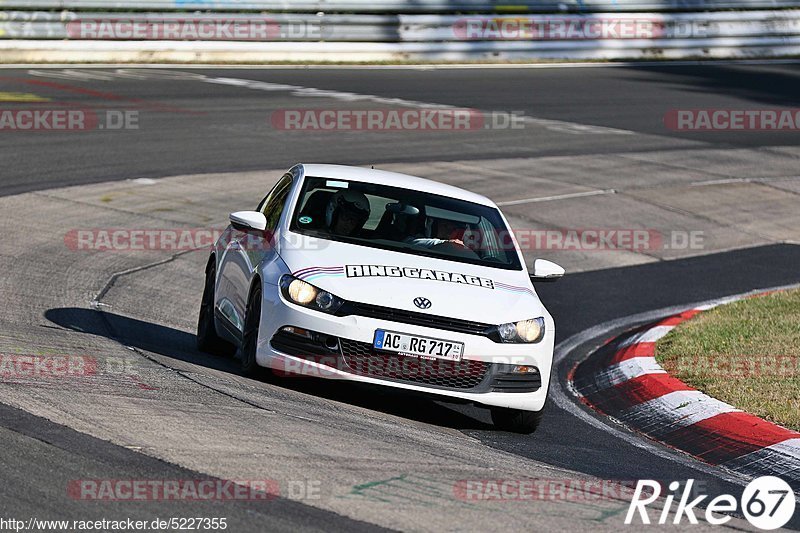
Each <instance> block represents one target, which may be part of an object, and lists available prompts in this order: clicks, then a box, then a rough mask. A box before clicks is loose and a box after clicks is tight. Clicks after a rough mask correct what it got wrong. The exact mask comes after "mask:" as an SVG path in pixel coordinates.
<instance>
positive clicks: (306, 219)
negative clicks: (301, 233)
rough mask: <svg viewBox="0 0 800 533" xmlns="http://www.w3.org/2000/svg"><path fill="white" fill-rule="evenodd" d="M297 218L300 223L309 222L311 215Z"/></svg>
mask: <svg viewBox="0 0 800 533" xmlns="http://www.w3.org/2000/svg"><path fill="white" fill-rule="evenodd" d="M297 220H299V221H300V223H301V224H311V217H300V218H298V219H297Z"/></svg>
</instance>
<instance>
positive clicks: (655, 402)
mask: <svg viewBox="0 0 800 533" xmlns="http://www.w3.org/2000/svg"><path fill="white" fill-rule="evenodd" d="M735 411H741V409H736V408H735V407H733V406H732V405H728V404H727V403H725V402H722V401H720V400H717V399H716V398H712V397H711V396H709V395H707V394H703V393H702V392H700V391H675V392H670V393H668V394H665V395H664V396H660V397H658V398H654V399H652V400H649V401H647V402H643V403H640V404H639V405H635V406H633V407H631V408H629V409H626V410H625V411H623V412H622V413H618V414H616V415H614V418H618V419H619V420H621V421H623V422H624V423H626V424H628V423H630V424H631V425H634V426H635V427H636V428H637V429H639V430H640V431H643V432H645V433H647V434H648V435H651V436H654V437H656V438H658V437H660V436H662V435H664V434H666V433H669V432H670V431H674V430H676V429H680V428H683V427H686V426H691V425H692V424H695V423H697V422H700V421H701V420H705V419H707V418H711V417H712V416H716V415H719V414H722V413H732V412H735Z"/></svg>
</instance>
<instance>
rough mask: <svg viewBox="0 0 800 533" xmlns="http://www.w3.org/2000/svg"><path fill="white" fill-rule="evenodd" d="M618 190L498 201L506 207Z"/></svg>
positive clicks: (500, 205) (501, 205)
mask: <svg viewBox="0 0 800 533" xmlns="http://www.w3.org/2000/svg"><path fill="white" fill-rule="evenodd" d="M616 192H617V191H616V190H614V189H604V190H597V191H583V192H570V193H566V194H556V195H553V196H537V197H534V198H522V199H520V200H506V201H505V202H497V206H498V207H504V206H508V205H520V204H533V203H536V202H552V201H553V200H568V199H570V198H583V197H586V196H599V195H601V194H616Z"/></svg>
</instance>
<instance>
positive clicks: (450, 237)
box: [290, 177, 522, 270]
mask: <svg viewBox="0 0 800 533" xmlns="http://www.w3.org/2000/svg"><path fill="white" fill-rule="evenodd" d="M290 229H291V230H292V231H294V232H297V233H301V234H303V235H308V236H312V237H318V238H322V239H328V240H333V241H341V242H347V243H351V244H357V245H360V246H368V247H370V248H380V249H384V250H392V251H395V252H402V253H408V254H412V255H423V256H428V257H436V258H440V259H446V260H449V261H457V262H461V263H470V264H476V265H482V266H487V267H493V268H502V269H507V270H521V269H522V266H521V265H520V261H519V256H518V255H517V251H516V249H515V247H514V244H513V241H512V240H511V238H510V231H509V230H508V229H507V228H506V225H505V223H504V222H503V218H502V217H501V216H500V212H499V211H498V210H497V209H495V208H492V207H488V206H485V205H480V204H476V203H472V202H466V201H464V200H456V199H453V198H449V197H446V196H439V195H436V194H431V193H426V192H423V191H416V190H410V189H403V188H399V187H389V186H386V185H377V184H374V183H363V182H358V181H346V180H338V179H337V180H334V179H329V178H316V177H306V178H305V182H304V184H303V190H302V192H301V194H300V198H299V200H298V202H297V205H296V207H295V210H294V213H293V214H292V220H291V223H290Z"/></svg>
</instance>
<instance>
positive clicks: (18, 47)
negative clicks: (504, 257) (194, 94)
mask: <svg viewBox="0 0 800 533" xmlns="http://www.w3.org/2000/svg"><path fill="white" fill-rule="evenodd" d="M620 1H621V0H620ZM786 55H800V10H798V9H784V10H769V11H765V10H754V11H709V12H694V13H655V12H650V13H592V14H525V15H520V14H514V15H472V14H458V15H454V14H447V15H436V14H424V15H423V14H402V13H401V14H393V15H377V14H349V15H345V14H313V15H312V14H305V13H277V14H276V13H270V14H255V13H235V14H234V13H175V12H160V13H141V12H127V13H125V12H81V11H70V10H65V11H61V12H48V11H4V12H0V61H5V62H14V61H40V60H44V61H151V60H160V61H197V62H204V61H212V62H213V61H218V60H219V61H234V62H237V61H276V60H299V61H313V60H319V59H322V60H330V61H365V60H372V61H380V60H445V61H460V60H476V59H477V60H500V61H502V60H524V59H535V58H543V59H626V58H634V59H642V58H670V59H671V58H719V57H767V56H770V57H772V56H786ZM37 58H38V59H37ZM42 58H43V59H42Z"/></svg>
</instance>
